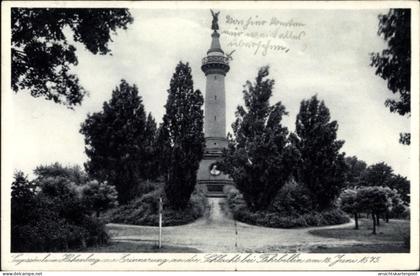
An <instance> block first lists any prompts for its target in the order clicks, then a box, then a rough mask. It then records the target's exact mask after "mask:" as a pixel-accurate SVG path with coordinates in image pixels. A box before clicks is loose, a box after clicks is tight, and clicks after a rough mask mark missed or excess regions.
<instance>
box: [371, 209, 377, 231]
mask: <svg viewBox="0 0 420 276" xmlns="http://www.w3.org/2000/svg"><path fill="white" fill-rule="evenodd" d="M372 221H373V230H372V234H374V235H376V218H375V213H373V212H372Z"/></svg>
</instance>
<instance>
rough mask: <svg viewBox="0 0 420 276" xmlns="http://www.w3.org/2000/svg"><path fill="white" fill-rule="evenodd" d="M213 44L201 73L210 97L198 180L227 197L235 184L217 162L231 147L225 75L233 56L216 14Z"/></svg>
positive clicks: (206, 100)
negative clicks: (226, 49)
mask: <svg viewBox="0 0 420 276" xmlns="http://www.w3.org/2000/svg"><path fill="white" fill-rule="evenodd" d="M211 13H212V15H213V22H212V27H211V28H212V30H213V33H212V34H211V38H212V39H211V45H210V49H209V50H208V51H207V56H206V57H204V58H203V60H202V65H201V70H203V72H204V74H205V76H206V94H205V97H204V136H205V140H206V148H205V151H204V158H203V160H202V161H201V163H200V168H199V170H198V174H197V178H198V184H199V185H203V186H204V188H205V190H206V194H207V196H210V197H212V196H215V197H216V196H217V197H221V196H224V189H225V187H226V186H227V185H232V184H233V181H232V179H231V178H230V177H229V176H228V175H225V174H223V173H222V172H221V171H219V170H218V169H217V165H216V162H217V161H219V160H220V158H221V156H222V150H223V148H226V147H227V144H228V143H227V139H226V97H225V76H226V73H227V72H228V71H229V68H230V67H229V57H228V56H226V55H225V53H224V52H223V50H222V48H221V46H220V42H219V37H220V34H219V33H218V32H217V30H218V29H219V25H218V15H219V13H220V12H217V13H215V12H213V11H211Z"/></svg>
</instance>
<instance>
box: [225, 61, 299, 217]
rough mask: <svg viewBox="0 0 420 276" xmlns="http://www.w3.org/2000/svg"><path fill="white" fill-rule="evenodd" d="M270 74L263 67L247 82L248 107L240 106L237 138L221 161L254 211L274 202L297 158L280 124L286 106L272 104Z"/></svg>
mask: <svg viewBox="0 0 420 276" xmlns="http://www.w3.org/2000/svg"><path fill="white" fill-rule="evenodd" d="M268 74H269V69H268V67H262V68H261V69H260V70H259V72H258V76H257V78H256V80H255V82H254V83H251V82H250V81H247V82H246V85H245V89H244V91H243V94H244V100H245V106H238V109H237V111H236V121H235V122H234V123H233V125H232V128H233V132H234V139H230V141H229V147H228V150H227V151H225V153H224V160H223V161H222V164H221V167H222V169H223V170H224V171H225V172H226V173H228V174H229V175H230V176H231V177H232V178H233V180H234V182H235V184H236V186H237V188H238V189H239V190H240V191H241V192H242V194H243V196H244V199H245V201H246V203H247V205H248V207H249V208H250V209H251V210H253V211H256V210H263V209H266V208H267V207H268V206H269V205H270V204H271V202H272V201H273V199H274V197H275V196H276V194H277V191H278V190H279V189H280V188H281V187H282V186H283V185H284V184H285V182H286V181H287V180H288V178H289V176H290V174H291V172H292V167H293V158H294V154H293V153H292V149H291V147H290V146H289V145H288V139H287V135H288V130H287V128H286V127H284V126H283V125H282V124H281V120H282V118H283V116H284V115H286V114H287V112H286V110H285V107H284V106H283V105H282V103H281V102H277V103H276V104H274V105H270V103H269V100H270V97H271V95H272V88H273V85H274V80H271V79H266V77H267V76H268Z"/></svg>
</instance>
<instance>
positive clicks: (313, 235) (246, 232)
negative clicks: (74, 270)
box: [89, 198, 410, 253]
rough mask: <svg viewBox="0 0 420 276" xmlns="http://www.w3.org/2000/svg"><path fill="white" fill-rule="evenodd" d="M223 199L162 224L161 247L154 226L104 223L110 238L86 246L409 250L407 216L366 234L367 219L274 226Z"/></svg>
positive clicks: (179, 249) (149, 249)
mask: <svg viewBox="0 0 420 276" xmlns="http://www.w3.org/2000/svg"><path fill="white" fill-rule="evenodd" d="M223 200H224V199H220V198H211V199H209V203H210V210H209V212H208V213H207V214H206V215H205V216H204V217H202V218H200V219H198V220H197V221H195V222H193V223H190V224H187V225H182V226H170V227H164V228H163V230H162V248H160V249H159V248H158V233H159V228H158V227H152V226H135V225H124V224H112V223H111V224H107V226H106V227H107V231H108V233H109V235H110V236H111V242H110V244H109V245H107V246H102V247H95V248H90V249H89V251H91V252H171V253H172V252H173V253H180V252H182V253H190V252H191V253H193V252H206V253H207V252H243V253H245V252H255V253H263V252H284V253H293V252H306V253H402V252H409V248H408V247H407V246H406V245H405V244H404V236H407V235H408V233H409V230H410V229H409V221H408V220H390V222H389V223H385V222H384V223H381V226H380V227H379V228H378V229H377V235H373V234H371V232H372V225H371V221H370V220H369V219H361V220H360V229H359V230H354V222H353V221H351V222H349V223H346V224H341V225H334V226H324V227H307V228H295V229H278V228H267V227H260V226H253V225H248V224H245V223H241V222H237V221H235V220H233V219H232V218H231V215H229V214H226V213H224V212H223V211H222V208H221V206H220V203H221V202H223Z"/></svg>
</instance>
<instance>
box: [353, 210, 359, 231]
mask: <svg viewBox="0 0 420 276" xmlns="http://www.w3.org/2000/svg"><path fill="white" fill-rule="evenodd" d="M354 223H355V225H354V229H356V230H357V229H359V218H358V216H357V213H354Z"/></svg>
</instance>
